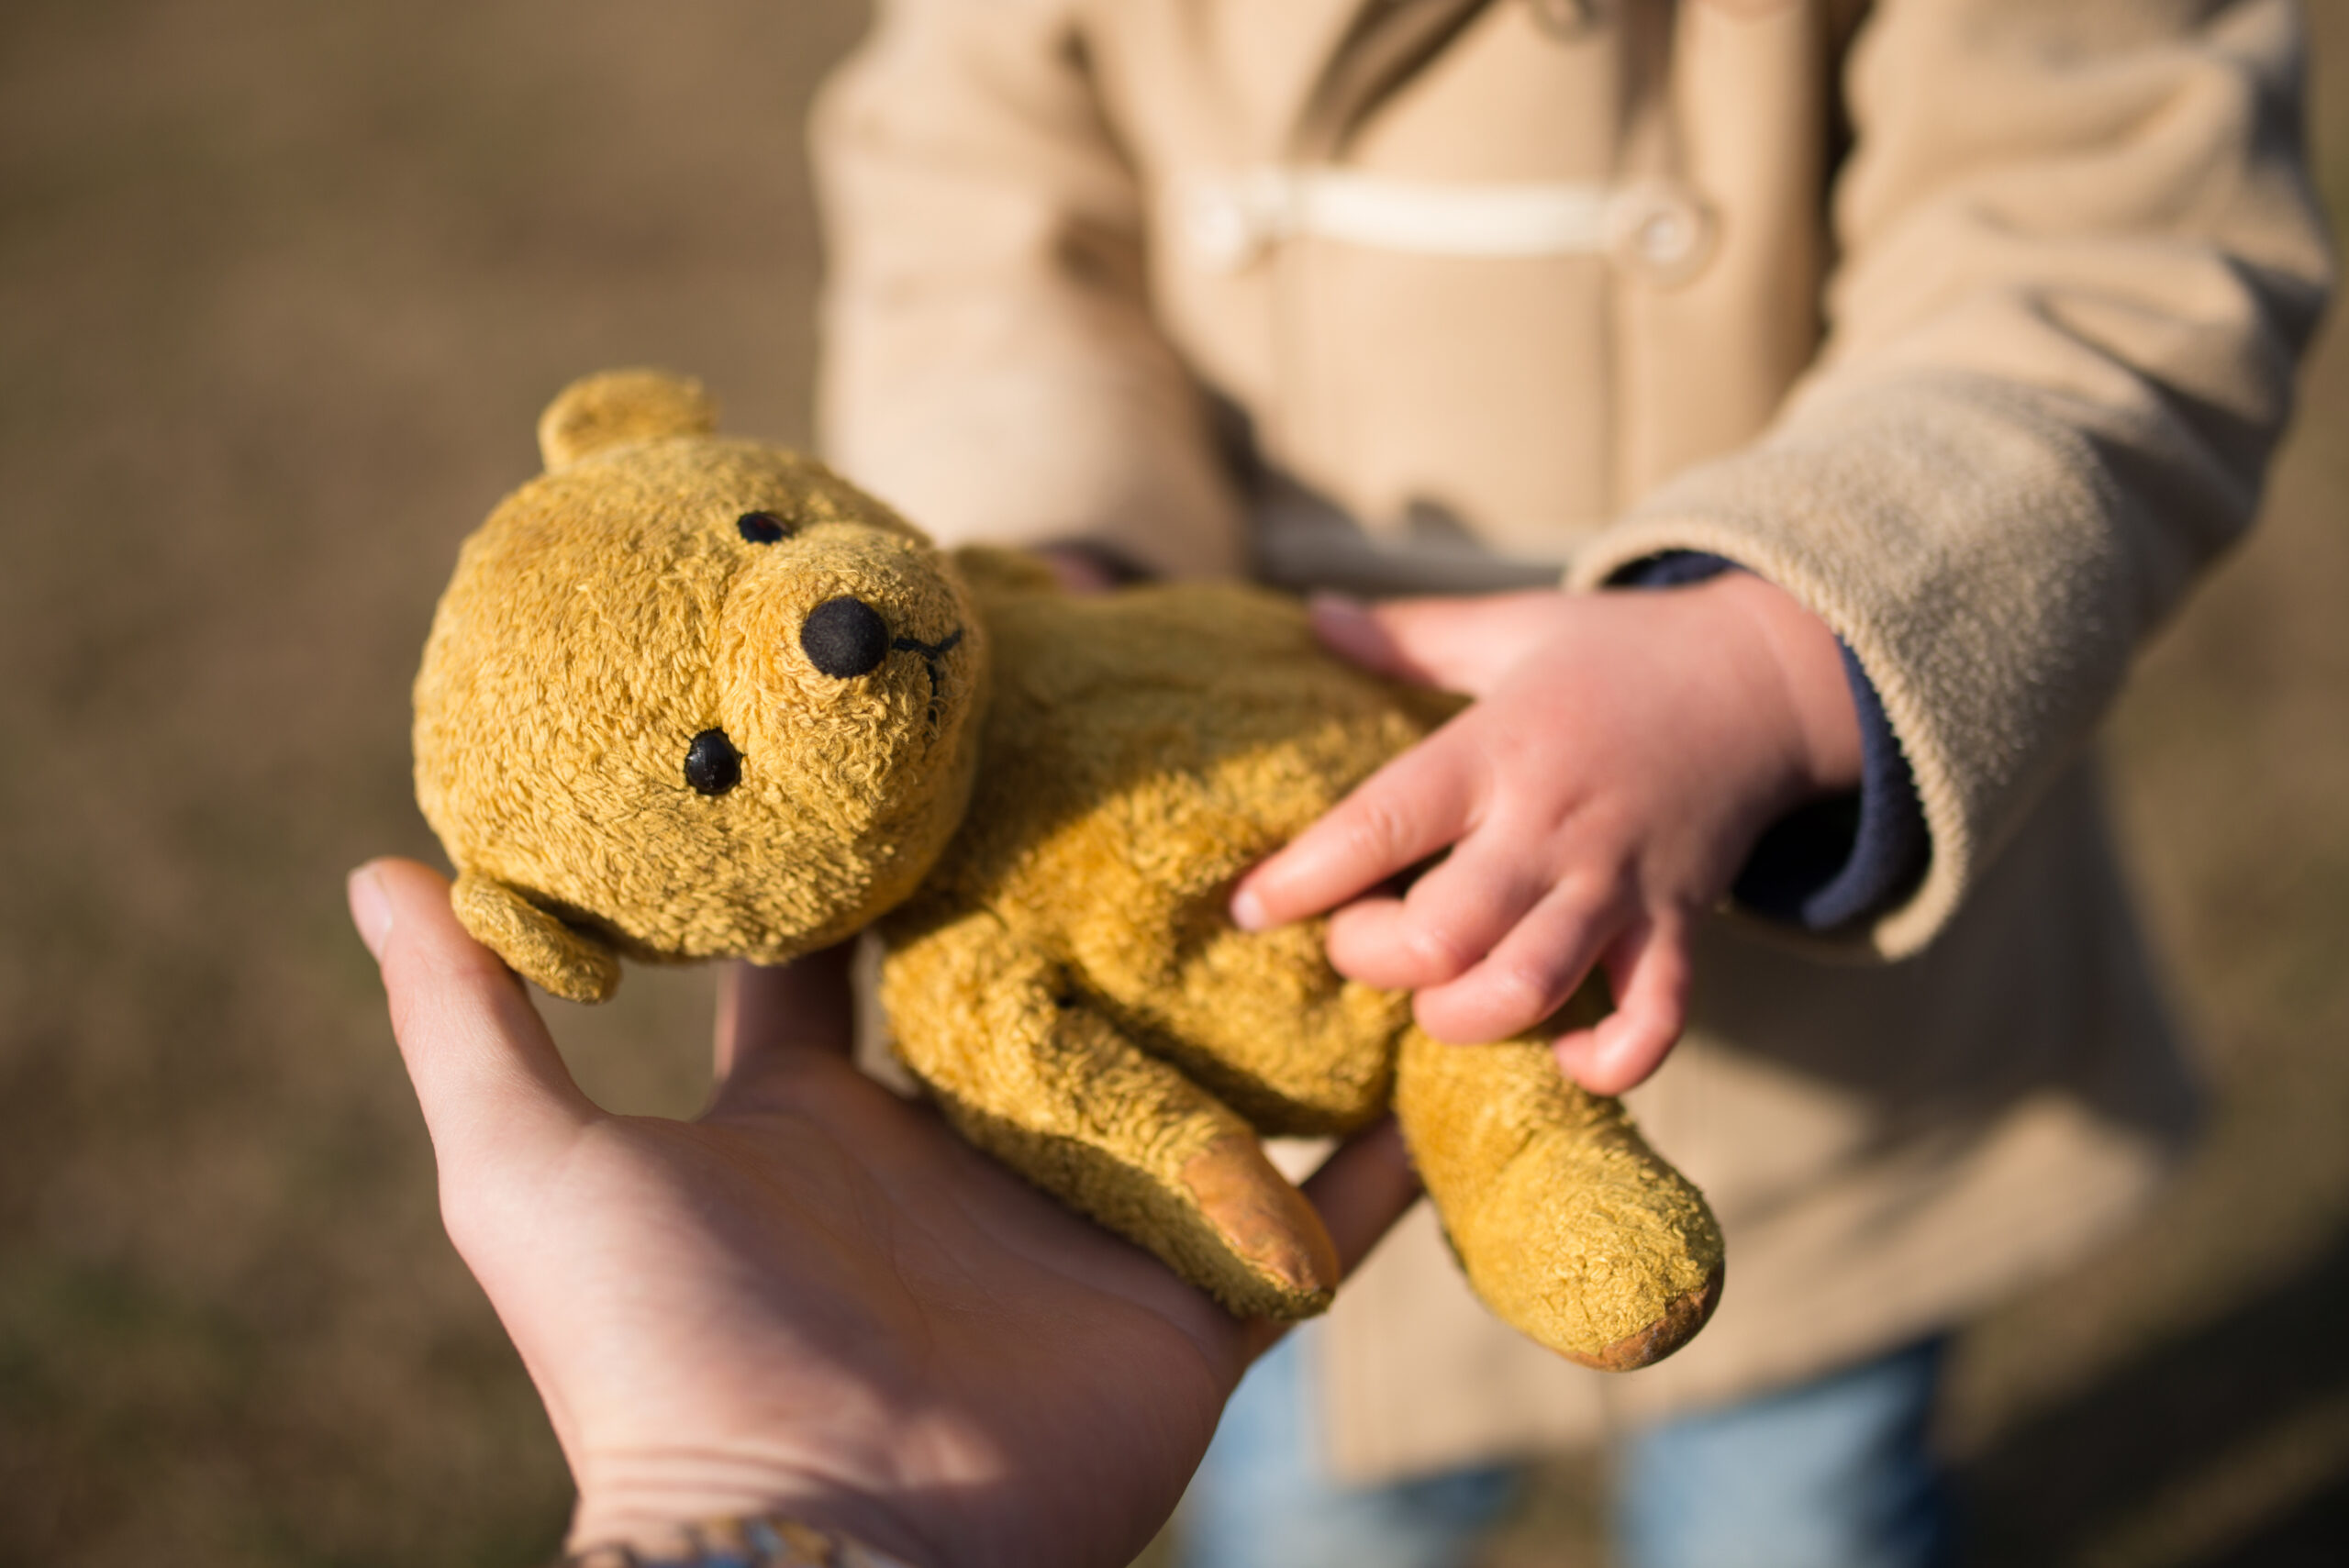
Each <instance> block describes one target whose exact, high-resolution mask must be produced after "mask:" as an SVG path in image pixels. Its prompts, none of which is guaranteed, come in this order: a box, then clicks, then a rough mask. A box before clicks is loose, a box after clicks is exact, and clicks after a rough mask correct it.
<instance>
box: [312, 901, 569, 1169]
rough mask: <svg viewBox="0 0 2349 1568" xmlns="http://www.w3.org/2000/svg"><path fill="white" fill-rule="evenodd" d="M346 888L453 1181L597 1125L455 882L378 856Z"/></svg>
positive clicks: (436, 1149) (438, 1153)
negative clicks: (460, 914)
mask: <svg viewBox="0 0 2349 1568" xmlns="http://www.w3.org/2000/svg"><path fill="white" fill-rule="evenodd" d="M348 891H349V894H350V899H351V919H352V921H353V923H355V924H356V925H357V926H358V928H359V933H360V937H361V939H362V940H364V941H365V942H366V943H367V947H368V950H369V951H371V952H373V954H374V955H375V959H376V962H377V963H378V964H379V965H380V966H381V968H382V970H383V976H384V993H385V995H387V996H388V997H389V999H390V1003H391V1012H392V1032H393V1034H394V1035H395V1036H396V1037H397V1039H398V1040H399V1047H400V1055H401V1057H402V1059H403V1060H404V1061H405V1062H406V1064H407V1073H408V1078H409V1080H410V1082H412V1083H413V1084H415V1085H416V1097H417V1103H418V1104H419V1105H420V1106H422V1107H423V1110H424V1122H425V1126H426V1128H427V1129H428V1130H429V1131H430V1133H431V1135H432V1148H433V1152H434V1154H435V1155H436V1156H437V1157H438V1158H439V1160H440V1168H441V1173H442V1175H443V1178H444V1180H445V1179H446V1178H447V1177H448V1176H449V1175H450V1174H451V1173H452V1172H463V1171H466V1170H470V1169H472V1168H474V1167H476V1166H479V1165H482V1164H484V1163H487V1162H497V1161H503V1160H507V1159H511V1158H529V1157H531V1156H533V1155H536V1154H539V1153H541V1152H544V1151H547V1150H549V1149H551V1148H553V1147H555V1146H556V1145H558V1144H559V1143H560V1142H562V1141H565V1140H568V1139H569V1138H570V1137H571V1136H572V1135H573V1134H574V1133H576V1132H577V1131H578V1129H580V1128H582V1127H584V1126H585V1125H586V1124H587V1122H588V1121H590V1120H591V1119H593V1118H594V1117H595V1116H596V1107H595V1106H594V1105H593V1104H592V1103H591V1102H590V1101H589V1100H588V1098H587V1096H586V1095H583V1094H581V1093H580V1091H579V1087H578V1085H577V1084H573V1082H572V1078H571V1073H570V1070H569V1069H568V1068H566V1067H565V1066H564V1065H563V1062H562V1054H561V1053H560V1052H558V1051H556V1050H555V1046H554V1040H553V1039H552V1038H551V1036H550V1035H549V1034H548V1033H547V1029H546V1025H545V1023H544V1022H543V1021H541V1020H540V1018H539V1015H538V1012H537V1010H536V1009H535V1008H533V1007H532V1006H530V1001H529V996H528V995H526V994H525V993H524V991H523V989H522V982H521V981H520V980H518V979H517V978H516V977H515V975H514V973H513V972H512V971H511V970H509V969H507V967H506V966H505V964H503V963H501V962H498V959H497V956H496V955H495V953H492V952H491V951H489V950H488V949H486V948H484V947H483V946H482V945H481V944H480V943H479V942H476V941H474V940H473V938H472V937H471V936H469V935H467V934H466V932H465V929H464V928H463V927H462V926H461V925H459V924H458V923H457V917H456V916H455V914H454V913H452V912H451V909H450V907H449V884H448V881H447V880H446V879H445V878H443V877H442V876H440V873H437V872H434V871H432V870H431V869H430V868H429V867H427V866H421V865H418V864H417V863H416V862H413V861H399V860H379V861H371V862H368V863H367V864H365V865H363V866H361V867H360V868H359V869H358V870H357V871H355V872H353V873H351V881H350V886H349V889H348Z"/></svg>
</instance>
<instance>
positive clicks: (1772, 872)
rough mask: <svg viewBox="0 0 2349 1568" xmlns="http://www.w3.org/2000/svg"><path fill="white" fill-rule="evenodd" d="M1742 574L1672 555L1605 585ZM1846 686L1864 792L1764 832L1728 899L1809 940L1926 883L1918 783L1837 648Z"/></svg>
mask: <svg viewBox="0 0 2349 1568" xmlns="http://www.w3.org/2000/svg"><path fill="white" fill-rule="evenodd" d="M1737 570H1742V568H1740V567H1739V566H1738V564H1737V562H1733V561H1731V560H1729V559H1728V558H1726V557H1724V556H1719V555H1711V554H1708V553H1706V552H1704V551H1701V550H1671V551H1667V552H1665V553H1664V554H1661V555H1653V556H1650V557H1648V558H1647V559H1646V560H1643V561H1637V562H1632V563H1631V565H1629V566H1627V567H1625V568H1624V569H1623V570H1622V571H1621V572H1620V573H1617V574H1616V575H1615V577H1614V578H1613V579H1611V581H1610V584H1609V585H1610V586H1614V587H1627V588H1674V587H1680V586H1683V585H1686V584H1691V583H1702V582H1704V581H1706V580H1707V579H1708V578H1711V577H1717V576H1719V575H1720V574H1721V573H1724V572H1730V571H1737ZM1836 646H1837V647H1839V648H1841V649H1842V653H1843V674H1844V678H1845V679H1846V680H1848V681H1849V682H1850V683H1851V688H1852V706H1853V708H1854V711H1855V712H1856V713H1857V714H1858V716H1859V721H1860V786H1859V788H1858V789H1856V790H1853V791H1851V792H1849V793H1847V794H1843V795H1835V796H1832V797H1830V798H1828V799H1825V800H1819V801H1813V802H1811V803H1809V804H1808V805H1806V806H1799V807H1798V808H1797V809H1795V810H1794V811H1791V812H1788V813H1787V815H1786V816H1785V817H1781V818H1779V819H1778V820H1777V821H1776V822H1775V823H1773V824H1771V825H1770V827H1769V828H1768V829H1767V830H1766V831H1765V832H1764V833H1763V835H1762V837H1761V839H1760V840H1758V841H1757V842H1756V843H1755V844H1754V846H1753V853H1752V854H1751V855H1750V856H1748V857H1747V859H1746V862H1745V865H1744V868H1743V869H1742V870H1741V871H1740V872H1739V873H1738V875H1737V881H1736V883H1735V884H1734V885H1732V886H1731V889H1730V895H1731V897H1733V898H1735V899H1736V900H1737V902H1738V903H1740V904H1742V905H1743V906H1745V907H1746V908H1748V909H1750V910H1752V911H1753V913H1755V914H1757V915H1760V916H1763V917H1765V918H1767V919H1771V920H1775V921H1777V922H1779V923H1781V924H1785V925H1790V926H1795V927H1798V928H1799V929H1803V930H1806V931H1817V932H1821V933H1828V932H1836V931H1841V930H1844V929H1849V928H1854V927H1857V926H1860V925H1862V924H1863V923H1865V922H1871V921H1873V920H1875V919H1876V918H1877V917H1880V916H1883V915H1885V914H1887V913H1888V912H1889V911H1891V910H1892V909H1894V908H1896V907H1898V906H1899V905H1900V904H1902V903H1903V902H1905V901H1906V900H1907V899H1908V898H1909V895H1911V894H1913V893H1914V892H1915V890H1916V886H1917V884H1918V882H1919V881H1920V879H1921V878H1922V877H1923V875H1924V873H1925V862H1926V857H1927V846H1928V844H1929V843H1930V841H1931V840H1929V838H1928V836H1927V834H1926V831H1925V809H1924V806H1923V804H1922V803H1921V802H1920V800H1919V799H1918V797H1917V780H1916V775H1915V774H1913V773H1910V772H1909V759H1908V758H1907V757H1905V756H1903V755H1902V754H1901V751H1900V744H1899V741H1898V740H1896V739H1895V738H1894V736H1893V733H1892V722H1891V720H1890V719H1888V718H1887V717H1885V712H1884V701H1883V699H1882V698H1881V697H1879V696H1877V695H1876V684H1875V683H1874V682H1872V681H1870V680H1869V679H1868V676H1867V672H1866V671H1865V669H1863V668H1862V667H1861V664H1860V661H1859V657H1858V655H1856V654H1854V652H1853V651H1852V649H1851V645H1850V644H1848V643H1846V642H1844V641H1843V640H1842V639H1841V638H1838V639H1836Z"/></svg>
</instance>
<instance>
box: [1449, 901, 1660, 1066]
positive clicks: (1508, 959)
mask: <svg viewBox="0 0 2349 1568" xmlns="http://www.w3.org/2000/svg"><path fill="white" fill-rule="evenodd" d="M1624 914H1625V911H1624V909H1623V907H1622V906H1621V901H1620V894H1619V893H1618V892H1617V891H1616V889H1615V886H1614V884H1613V883H1612V882H1611V881H1610V880H1609V879H1606V878H1602V877H1597V876H1568V877H1567V878H1566V879H1565V880H1564V881H1563V882H1561V883H1559V884H1557V885H1556V886H1554V887H1553V888H1551V889H1550V890H1549V891H1548V892H1547V893H1546V894H1544V895H1542V899H1541V901H1540V902H1539V903H1537V904H1535V905H1534V906H1533V907H1532V908H1531V910H1529V911H1528V912H1527V913H1526V916H1525V917H1524V918H1523V919H1522V920H1520V921H1519V922H1518V923H1517V925H1516V927H1515V928H1514V929H1511V930H1510V931H1509V932H1508V935H1506V936H1504V937H1503V938H1501V940H1499V941H1498V942H1497V943H1496V944H1494V947H1493V950H1492V951H1491V952H1490V953H1488V954H1486V957H1485V960H1484V962H1481V963H1479V964H1477V965H1476V966H1475V968H1473V969H1471V970H1469V971H1468V972H1467V973H1465V974H1463V975H1461V976H1460V977H1459V978H1458V979H1456V980H1453V981H1452V982H1450V983H1449V984H1442V985H1435V986H1430V987H1428V988H1426V989H1424V990H1421V991H1420V992H1419V994H1418V995H1415V996H1414V997H1412V999H1411V1011H1412V1016H1413V1017H1414V1018H1418V1019H1419V1027H1420V1028H1421V1029H1425V1030H1427V1031H1428V1033H1429V1034H1431V1035H1432V1036H1434V1037H1435V1038H1436V1039H1438V1040H1451V1041H1453V1042H1455V1043H1460V1044H1475V1043H1478V1042H1481V1041H1485V1040H1507V1039H1508V1038H1509V1037H1510V1036H1512V1035H1517V1034H1521V1033H1523V1032H1524V1031H1525V1030H1527V1029H1531V1028H1532V1027H1533V1026H1534V1025H1536V1024H1538V1023H1540V1022H1541V1021H1542V1019H1544V1018H1548V1017H1549V1016H1550V1015H1551V1014H1553V1013H1554V1012H1556V1011H1557V1010H1558V1008H1559V1007H1560V1006H1564V1003H1565V1000H1566V998H1567V997H1569V996H1571V995H1574V991H1575V986H1577V985H1579V984H1582V980H1583V976H1584V975H1586V974H1587V973H1589V972H1590V966H1591V965H1592V964H1593V963H1594V962H1598V957H1599V954H1600V952H1601V951H1603V950H1605V949H1606V947H1607V946H1608V945H1609V940H1611V939H1612V937H1613V936H1614V934H1615V933H1616V932H1617V931H1619V930H1620V929H1622V925H1623V917H1624Z"/></svg>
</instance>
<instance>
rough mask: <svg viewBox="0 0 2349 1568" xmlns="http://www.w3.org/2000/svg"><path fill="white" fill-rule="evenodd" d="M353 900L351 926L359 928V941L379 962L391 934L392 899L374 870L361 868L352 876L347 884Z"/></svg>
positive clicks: (345, 888) (345, 886)
mask: <svg viewBox="0 0 2349 1568" xmlns="http://www.w3.org/2000/svg"><path fill="white" fill-rule="evenodd" d="M343 886H344V890H345V892H346V893H347V894H348V895H349V896H350V899H351V924H352V925H354V926H356V927H358V928H359V940H361V941H362V942H365V943H366V944H367V951H368V952H370V953H371V954H373V956H374V957H375V958H376V960H377V961H378V962H380V961H381V960H382V959H383V956H384V938H386V937H388V936H390V935H391V934H392V895H390V894H388V893H386V892H384V882H383V878H381V877H379V876H377V875H376V874H375V868H374V867H373V866H361V867H360V868H359V869H358V870H357V871H354V872H352V873H351V876H350V878H349V880H347V881H346V882H345V883H344V884H343Z"/></svg>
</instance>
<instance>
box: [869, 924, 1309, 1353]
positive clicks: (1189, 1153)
mask: <svg viewBox="0 0 2349 1568" xmlns="http://www.w3.org/2000/svg"><path fill="white" fill-rule="evenodd" d="M881 991H882V998H883V1000H884V1002H885V1004H886V1006H887V1007H888V1010H889V1018H890V1022H891V1025H892V1027H893V1028H894V1029H896V1035H897V1050H898V1052H899V1054H900V1055H901V1056H902V1057H903V1058H904V1060H905V1062H906V1065H907V1067H909V1068H911V1069H912V1070H913V1072H914V1073H915V1075H916V1076H917V1077H918V1078H920V1079H921V1080H922V1082H923V1083H924V1084H927V1085H928V1086H929V1088H930V1091H931V1093H932V1094H933V1095H936V1096H937V1098H938V1101H939V1104H940V1106H941V1107H942V1108H943V1109H944V1111H945V1113H946V1115H947V1118H948V1119H949V1120H951V1121H952V1122H953V1123H954V1125H955V1127H956V1129H958V1130H959V1131H961V1132H962V1134H963V1136H964V1137H966V1138H968V1139H969V1140H971V1141H972V1142H974V1143H975V1144H977V1145H978V1146H979V1147H980V1148H982V1149H985V1151H988V1152H989V1153H991V1154H993V1155H995V1156H996V1158H997V1159H999V1160H1001V1161H1003V1162H1004V1163H1006V1164H1008V1165H1009V1166H1010V1167H1011V1168H1012V1169H1014V1170H1016V1171H1018V1172H1019V1173H1020V1174H1022V1175H1024V1176H1026V1177H1027V1178H1028V1179H1029V1180H1030V1181H1031V1182H1034V1183H1035V1184H1037V1185H1038V1186H1041V1187H1042V1188H1043V1189H1044V1190H1045V1191H1047V1192H1050V1193H1052V1195H1055V1196H1057V1197H1059V1198H1060V1199H1062V1200H1063V1202H1065V1203H1067V1204H1069V1205H1071V1206H1072V1207H1075V1208H1078V1209H1081V1210H1083V1211H1084V1212H1085V1213H1086V1214H1089V1215H1091V1216H1092V1217H1093V1218H1096V1219H1097V1220H1099V1221H1100V1222H1101V1223H1102V1224H1104V1225H1106V1226H1108V1228H1109V1229H1112V1230H1115V1231H1117V1232H1118V1233H1119V1235H1122V1236H1124V1237H1126V1238H1127V1239H1129V1240H1132V1241H1135V1242H1138V1243H1140V1244H1141V1245H1142V1246H1144V1247H1147V1248H1148V1249H1150V1251H1152V1252H1154V1253H1156V1254H1157V1255H1158V1256H1159V1258H1160V1259H1162V1260H1163V1262H1165V1263H1166V1264H1167V1265H1168V1266H1169V1267H1170V1268H1172V1269H1174V1270H1175V1273H1179V1274H1181V1275H1182V1276H1183V1277H1184V1278H1186V1279H1187V1280H1189V1281H1190V1282H1191V1283H1192V1284H1196V1285H1198V1286H1199V1287H1200V1288H1201V1289H1203V1290H1206V1291H1208V1293H1209V1294H1211V1295H1212V1296H1215V1298H1216V1299H1217V1300H1218V1301H1219V1302H1221V1303H1222V1304H1223V1306H1224V1307H1226V1308H1227V1309H1228V1310H1230V1311H1231V1312H1232V1313H1234V1314H1236V1315H1238V1316H1241V1317H1246V1318H1304V1317H1309V1316H1311V1315H1312V1314H1314V1313H1317V1312H1319V1311H1321V1310H1322V1309H1323V1308H1325V1307H1328V1306H1329V1304H1330V1293H1331V1292H1332V1291H1333V1290H1334V1289H1335V1288H1336V1287H1337V1283H1338V1262H1337V1251H1336V1249H1335V1247H1333V1246H1332V1245H1331V1243H1330V1236H1329V1232H1328V1231H1327V1230H1326V1229H1323V1227H1322V1224H1321V1219H1320V1216H1319V1215H1318V1214H1316V1213H1315V1212H1314V1210H1313V1207H1312V1205H1310V1204H1308V1202H1306V1200H1305V1196H1304V1195H1303V1194H1301V1193H1299V1192H1298V1191H1297V1188H1296V1187H1294V1186H1292V1185H1290V1184H1289V1183H1288V1181H1287V1180H1286V1178H1284V1177H1283V1176H1282V1175H1281V1173H1279V1172H1278V1171H1276V1170H1275V1169H1274V1168H1273V1166H1272V1164H1271V1162H1268V1161H1267V1160H1266V1159H1265V1158H1264V1150H1263V1148H1262V1146H1261V1145H1260V1144H1259V1143H1258V1141H1257V1139H1256V1135H1255V1133H1254V1132H1253V1131H1252V1130H1251V1129H1249V1127H1248V1126H1247V1124H1246V1123H1245V1122H1243V1121H1241V1119H1240V1118H1239V1117H1238V1116H1237V1115H1235V1114H1234V1113H1233V1112H1232V1110H1231V1109H1230V1107H1229V1106H1225V1105H1224V1104H1223V1103H1222V1102H1221V1101H1219V1100H1218V1099H1217V1098H1216V1097H1215V1096H1214V1095H1210V1094H1208V1092H1207V1091H1206V1090H1205V1089H1202V1088H1200V1087H1199V1086H1198V1085H1197V1084H1194V1083H1193V1082H1191V1080H1190V1079H1188V1078H1186V1077H1185V1076H1184V1075H1183V1074H1182V1073H1179V1072H1177V1071H1176V1070H1175V1068H1173V1067H1171V1066H1169V1065H1167V1064H1166V1063H1165V1062H1161V1061H1159V1060H1157V1059H1156V1058H1155V1057H1152V1056H1151V1055H1149V1054H1148V1053H1146V1052H1144V1051H1142V1050H1141V1048H1140V1047H1139V1046H1137V1045H1136V1044H1134V1042H1133V1041H1132V1040H1129V1039H1127V1038H1126V1037H1125V1036H1124V1035H1122V1034H1121V1033H1119V1031H1118V1029H1116V1028H1115V1027H1114V1026H1113V1025H1112V1024H1111V1023H1110V1022H1109V1021H1108V1019H1107V1018H1104V1017H1102V1016H1101V1014H1100V1013H1098V1012H1097V1011H1096V1010H1095V1009H1094V1008H1093V1007H1092V1006H1089V1005H1087V1004H1086V1002H1085V1000H1084V999H1083V998H1082V997H1081V996H1079V995H1076V994H1075V993H1074V991H1073V990H1072V989H1071V988H1070V987H1069V986H1068V984H1067V983H1066V977H1065V974H1064V972H1063V971H1062V970H1061V968H1060V967H1059V966H1058V965H1056V964H1054V963H1052V962H1050V961H1048V960H1046V959H1044V958H1042V957H1041V955H1039V954H1037V953H1035V952H1033V951H1030V950H1029V949H1027V948H1025V947H1023V946H1021V945H1019V943H1018V942H1017V941H1016V940H1013V939H1012V938H1011V937H1010V936H1009V935H1008V934H1007V933H1006V932H1005V931H1004V929H1003V928H1002V926H1001V925H1000V924H999V923H997V922H996V920H994V919H993V918H992V917H987V916H985V915H977V916H972V917H966V918H963V919H961V920H958V921H954V922H952V923H951V924H949V925H946V926H944V927H942V928H939V929H932V930H930V931H929V932H926V933H925V934H923V935H922V936H920V937H918V938H917V939H915V940H912V941H910V942H908V943H907V944H906V945H905V946H903V947H902V948H900V949H898V950H897V951H893V952H892V953H891V954H890V955H889V957H888V960H887V962H886V963H885V966H884V968H883V971H882V983H881Z"/></svg>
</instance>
